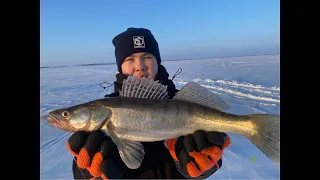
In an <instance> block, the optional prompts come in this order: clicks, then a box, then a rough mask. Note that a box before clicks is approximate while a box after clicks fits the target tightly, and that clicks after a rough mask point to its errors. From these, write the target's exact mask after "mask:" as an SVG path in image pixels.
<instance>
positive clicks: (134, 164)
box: [108, 126, 145, 169]
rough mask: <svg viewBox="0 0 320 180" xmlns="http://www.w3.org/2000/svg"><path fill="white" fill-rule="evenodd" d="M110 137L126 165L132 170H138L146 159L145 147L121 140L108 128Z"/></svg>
mask: <svg viewBox="0 0 320 180" xmlns="http://www.w3.org/2000/svg"><path fill="white" fill-rule="evenodd" d="M108 135H109V136H110V137H111V139H112V141H113V142H114V143H115V144H116V146H117V148H118V151H119V155H120V157H121V159H122V161H123V162H124V164H125V165H126V166H127V167H128V168H130V169H138V168H139V167H140V166H141V163H142V161H143V159H144V155H145V152H144V147H143V145H142V144H141V143H140V142H135V141H129V140H122V139H120V138H119V137H118V136H117V135H116V134H115V133H114V131H113V130H112V128H109V126H108Z"/></svg>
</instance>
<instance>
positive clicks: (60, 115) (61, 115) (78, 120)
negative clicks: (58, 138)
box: [47, 104, 91, 132]
mask: <svg viewBox="0 0 320 180" xmlns="http://www.w3.org/2000/svg"><path fill="white" fill-rule="evenodd" d="M47 119H48V123H49V124H51V125H52V126H55V127H56V128H58V129H61V130H64V131H69V132H75V131H80V130H85V127H86V126H87V124H88V123H89V122H90V119H91V110H90V107H89V106H88V105H87V104H84V105H77V106H72V107H68V108H62V109H57V110H53V111H51V112H49V115H48V117H47Z"/></svg>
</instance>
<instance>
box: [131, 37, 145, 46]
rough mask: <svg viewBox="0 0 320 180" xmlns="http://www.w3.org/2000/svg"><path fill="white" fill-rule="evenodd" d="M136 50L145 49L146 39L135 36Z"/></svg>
mask: <svg viewBox="0 0 320 180" xmlns="http://www.w3.org/2000/svg"><path fill="white" fill-rule="evenodd" d="M133 45H134V48H145V43H144V37H143V36H133Z"/></svg>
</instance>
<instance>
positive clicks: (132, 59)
mask: <svg viewBox="0 0 320 180" xmlns="http://www.w3.org/2000/svg"><path fill="white" fill-rule="evenodd" d="M132 60H133V59H126V60H125V61H132Z"/></svg>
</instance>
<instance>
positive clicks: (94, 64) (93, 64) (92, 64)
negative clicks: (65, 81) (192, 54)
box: [40, 52, 280, 69]
mask: <svg viewBox="0 0 320 180" xmlns="http://www.w3.org/2000/svg"><path fill="white" fill-rule="evenodd" d="M276 54H280V52H278V53H268V54H255V55H241V56H216V57H207V58H188V59H171V60H170V59H168V60H163V61H162V62H166V61H190V60H199V59H214V58H233V57H251V56H265V55H276ZM114 64H116V62H109V63H86V64H74V65H59V66H40V69H45V68H62V67H77V66H96V65H114Z"/></svg>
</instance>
